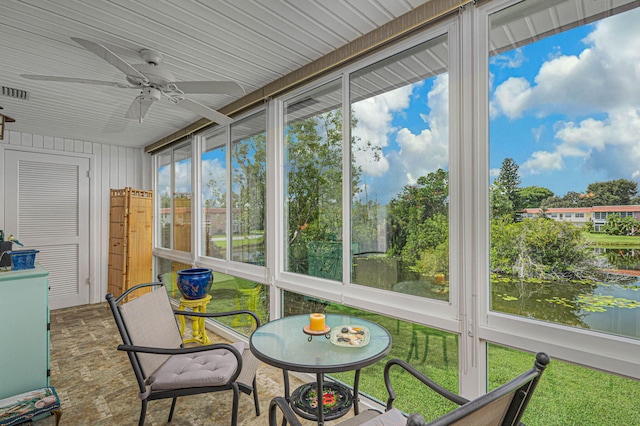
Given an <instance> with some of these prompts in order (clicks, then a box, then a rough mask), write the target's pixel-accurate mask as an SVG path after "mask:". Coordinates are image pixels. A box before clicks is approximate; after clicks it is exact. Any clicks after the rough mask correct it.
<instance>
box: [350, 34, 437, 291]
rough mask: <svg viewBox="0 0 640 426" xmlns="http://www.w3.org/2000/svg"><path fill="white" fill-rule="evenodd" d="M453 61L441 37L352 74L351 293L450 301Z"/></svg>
mask: <svg viewBox="0 0 640 426" xmlns="http://www.w3.org/2000/svg"><path fill="white" fill-rule="evenodd" d="M448 56H449V49H448V37H447V35H442V36H440V37H437V38H435V39H433V40H430V41H428V42H425V43H422V44H419V45H417V46H415V47H413V48H411V49H408V50H406V51H404V52H401V53H398V54H396V55H393V56H391V57H389V58H387V59H384V60H382V61H380V62H377V63H374V64H372V65H370V66H368V67H366V68H364V69H362V70H359V71H357V72H354V73H353V74H351V79H350V82H351V83H350V90H351V93H350V100H351V120H350V122H351V156H352V168H351V170H352V176H351V179H352V183H351V188H352V200H351V251H352V253H351V259H352V261H351V270H352V274H353V276H352V278H351V280H352V282H354V283H357V284H361V285H366V286H371V287H377V288H382V289H385V290H392V291H397V292H401V293H407V294H411V295H415V296H420V297H429V298H436V299H443V300H448V293H449V288H448V277H449V172H448V170H449V76H448V73H447V71H448V70H447V64H448V60H449V59H448Z"/></svg>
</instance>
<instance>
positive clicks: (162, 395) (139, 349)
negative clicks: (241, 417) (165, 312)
mask: <svg viewBox="0 0 640 426" xmlns="http://www.w3.org/2000/svg"><path fill="white" fill-rule="evenodd" d="M160 286H164V284H163V283H162V282H154V283H147V284H139V285H137V286H135V287H132V288H131V289H129V290H127V291H126V292H124V293H123V294H122V295H121V296H119V297H118V298H115V297H114V296H113V295H112V294H107V296H106V299H107V302H108V303H109V306H110V308H111V311H112V313H113V317H114V319H115V321H116V325H117V327H118V330H119V332H120V335H121V337H122V341H123V344H122V345H118V347H117V349H118V350H120V351H126V352H127V355H128V356H129V361H130V362H131V366H132V367H133V371H134V373H135V375H136V379H137V382H138V386H139V388H140V395H144V394H145V393H146V391H147V389H146V384H145V379H146V376H145V374H144V372H143V370H142V367H141V365H140V362H139V360H138V356H137V354H138V353H148V354H161V355H178V354H189V353H196V352H203V351H209V350H213V349H226V350H228V351H230V352H231V353H233V355H234V356H235V357H236V360H237V362H238V368H237V369H236V371H235V372H234V374H233V376H232V377H231V379H230V380H229V382H228V383H227V384H226V385H224V386H203V387H190V388H181V389H173V390H161V391H152V392H151V393H149V395H148V396H146V397H145V398H143V399H142V407H141V411H140V420H139V422H138V424H139V425H140V426H142V425H144V420H145V416H146V412H147V403H148V402H149V401H153V400H158V399H166V398H172V399H173V401H172V402H171V410H170V411H169V418H168V420H167V422H169V423H171V420H172V418H173V412H174V409H175V406H176V400H177V398H178V397H179V396H188V395H196V394H202V393H210V392H219V391H224V390H232V391H233V407H232V419H231V424H232V426H236V425H237V422H238V400H239V391H242V392H243V393H246V394H247V395H249V394H251V393H252V392H253V399H254V405H255V410H256V416H259V415H260V404H259V400H258V393H257V387H256V378H255V376H254V378H253V383H252V386H251V387H250V386H248V385H245V384H243V383H238V382H236V379H237V378H238V376H239V375H240V373H241V371H242V354H241V353H240V352H239V351H238V350H237V349H236V348H235V347H233V346H231V345H230V344H227V343H214V344H212V345H206V346H197V347H189V348H185V347H184V346H183V345H181V347H180V348H176V349H164V348H151V347H143V346H135V345H133V344H132V342H131V339H130V337H129V333H128V331H127V328H126V326H125V324H124V321H123V319H122V316H121V314H120V311H119V305H120V304H121V302H122V301H123V300H125V299H126V297H127V296H128V295H130V294H131V293H133V292H135V291H136V290H138V289H141V288H145V287H160ZM173 313H174V314H175V315H186V316H192V317H193V316H197V317H205V318H219V317H225V316H233V315H249V316H251V317H252V318H253V319H254V321H255V323H256V328H257V327H259V326H260V319H259V318H258V316H257V315H256V314H255V313H254V312H252V311H249V310H236V311H227V312H216V313H198V312H192V311H180V310H177V309H174V310H173ZM176 327H178V324H177V323H176Z"/></svg>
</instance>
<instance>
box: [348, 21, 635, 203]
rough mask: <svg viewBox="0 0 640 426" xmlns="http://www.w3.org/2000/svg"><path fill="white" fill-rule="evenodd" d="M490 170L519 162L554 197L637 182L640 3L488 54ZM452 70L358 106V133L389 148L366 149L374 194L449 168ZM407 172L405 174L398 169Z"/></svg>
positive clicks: (385, 195)
mask: <svg viewBox="0 0 640 426" xmlns="http://www.w3.org/2000/svg"><path fill="white" fill-rule="evenodd" d="M490 75H491V87H490V99H489V104H490V114H491V118H490V120H491V121H490V168H491V176H490V180H491V181H492V180H493V179H494V178H495V176H497V173H498V171H499V169H500V166H501V164H502V161H503V160H504V159H505V158H506V157H511V158H513V159H514V160H515V162H516V163H517V164H518V165H519V168H520V174H521V181H522V183H521V186H523V187H524V186H534V185H535V186H543V187H546V188H549V189H551V190H552V191H553V192H554V193H555V194H556V195H559V196H563V195H565V194H566V193H567V192H568V191H575V192H584V191H585V190H586V188H587V186H588V184H590V183H592V182H596V181H606V180H612V179H620V178H625V179H630V180H634V181H636V182H640V9H636V10H632V11H630V12H626V13H623V14H620V15H616V16H614V17H611V18H608V19H605V20H602V21H599V22H596V23H593V24H591V25H587V26H582V27H579V28H576V29H574V30H570V31H566V32H564V33H561V34H558V35H554V36H551V37H547V38H545V39H543V40H541V41H538V42H536V43H532V44H529V45H526V46H523V47H522V48H519V49H516V50H512V51H510V52H507V53H505V54H502V55H499V56H496V57H493V58H491V61H490ZM447 79H448V77H447V75H441V76H438V77H436V78H432V79H429V80H427V81H425V82H424V83H422V84H417V85H412V86H407V87H404V88H400V89H396V90H394V91H393V92H388V93H385V94H383V95H379V96H377V97H375V98H369V99H366V100H364V101H362V102H360V103H358V104H356V105H354V111H355V113H356V116H357V117H358V120H359V121H358V128H357V129H355V131H354V133H355V134H356V136H359V137H361V138H362V139H363V140H369V141H371V142H372V143H373V144H374V145H376V146H380V147H381V148H382V150H383V160H382V161H379V162H374V161H372V160H371V158H366V157H365V156H362V155H360V156H359V157H357V158H356V161H357V163H358V164H359V165H360V166H361V167H363V169H364V170H365V172H366V174H367V176H366V178H365V181H366V184H367V185H369V190H368V195H369V197H370V198H375V196H374V195H373V194H376V193H377V194H378V195H377V196H378V200H379V201H381V202H383V203H386V202H388V200H389V199H390V198H391V197H392V196H394V195H395V194H397V192H398V191H399V190H400V189H401V188H402V186H403V185H406V184H411V183H415V180H416V179H417V178H418V177H419V176H422V175H425V174H426V173H428V172H430V171H433V170H436V169H437V168H438V167H442V168H445V169H448V139H447V138H448V120H447V110H448V96H447V89H446V87H447V81H448V80H447ZM399 170H402V171H403V172H402V173H398V171H399Z"/></svg>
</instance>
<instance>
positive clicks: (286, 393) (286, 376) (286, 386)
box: [282, 370, 291, 426]
mask: <svg viewBox="0 0 640 426" xmlns="http://www.w3.org/2000/svg"><path fill="white" fill-rule="evenodd" d="M282 376H283V380H284V399H286V400H287V402H288V403H289V404H291V395H289V392H290V390H289V372H288V371H287V370H282ZM286 425H287V420H286V419H285V418H284V417H283V418H282V426H286Z"/></svg>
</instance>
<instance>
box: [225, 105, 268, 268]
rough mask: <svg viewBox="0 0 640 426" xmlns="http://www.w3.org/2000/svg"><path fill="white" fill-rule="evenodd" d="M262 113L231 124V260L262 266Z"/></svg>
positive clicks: (263, 152)
mask: <svg viewBox="0 0 640 426" xmlns="http://www.w3.org/2000/svg"><path fill="white" fill-rule="evenodd" d="M266 124H267V123H266V112H265V111H261V112H259V113H257V114H254V115H252V116H251V117H248V118H245V119H243V120H239V121H236V122H234V123H233V124H232V125H231V209H230V211H231V224H232V237H233V238H232V239H231V260H235V261H238V262H245V263H252V264H254V265H261V266H264V264H265V263H264V258H265V232H264V231H265V218H266V216H265V212H266V208H265V202H266V174H267V166H266V164H267V163H266V161H267V159H266V156H267V144H266Z"/></svg>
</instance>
